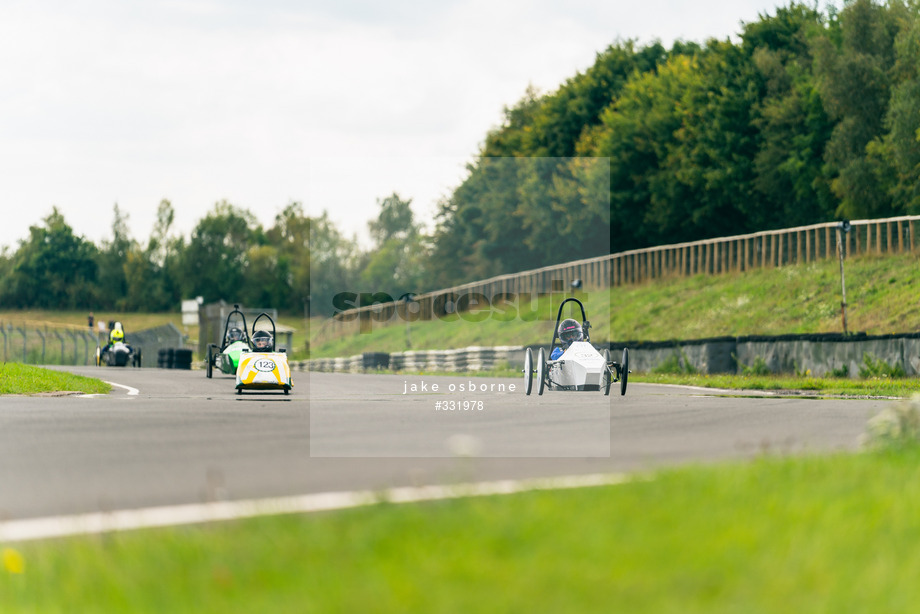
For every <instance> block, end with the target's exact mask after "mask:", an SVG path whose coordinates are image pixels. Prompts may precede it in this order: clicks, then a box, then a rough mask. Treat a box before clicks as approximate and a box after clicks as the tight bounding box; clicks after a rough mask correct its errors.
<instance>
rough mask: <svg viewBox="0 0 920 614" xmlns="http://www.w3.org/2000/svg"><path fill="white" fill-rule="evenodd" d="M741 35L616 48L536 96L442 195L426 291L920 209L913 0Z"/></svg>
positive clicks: (772, 18) (781, 15) (530, 94)
mask: <svg viewBox="0 0 920 614" xmlns="http://www.w3.org/2000/svg"><path fill="white" fill-rule="evenodd" d="M739 38H740V41H739V42H738V43H735V42H732V41H730V40H709V41H707V42H706V43H705V44H697V43H693V42H677V43H675V44H674V45H673V46H672V47H671V48H670V49H666V48H665V47H663V46H662V45H661V44H660V43H657V42H656V43H652V44H648V45H645V46H638V45H637V44H636V43H635V42H634V41H621V42H618V43H616V44H614V45H611V46H610V47H609V48H607V49H606V50H605V51H603V52H602V53H599V54H598V55H597V58H596V61H595V62H594V64H593V65H592V66H591V67H590V68H588V69H587V70H586V71H585V72H584V73H579V74H577V75H575V76H574V77H572V78H570V79H568V80H567V81H566V82H565V83H564V84H563V85H561V86H560V87H559V88H558V90H556V91H555V92H552V93H549V94H546V95H539V94H538V93H537V92H536V91H534V90H532V89H531V90H528V91H527V92H526V93H525V95H524V97H523V98H522V99H521V100H520V101H519V102H518V103H517V104H516V105H514V106H512V107H511V108H508V109H506V110H505V114H504V121H503V123H502V125H500V126H499V127H497V128H496V129H494V130H492V131H490V132H489V133H488V135H487V136H486V139H485V142H484V144H483V146H482V148H481V151H480V152H479V154H480V155H479V157H478V158H477V159H476V160H475V161H474V162H473V163H472V164H470V165H469V176H468V177H467V178H466V180H465V181H464V182H463V183H462V185H460V186H459V188H458V189H457V190H455V191H454V192H453V194H452V195H451V196H450V197H449V198H448V199H446V201H445V202H443V203H442V204H441V207H440V214H439V216H438V223H437V228H436V230H435V232H434V235H433V241H432V243H433V245H434V249H433V254H432V258H431V260H430V263H429V267H428V268H429V275H430V277H431V279H432V281H433V285H434V286H441V285H451V284H453V283H456V281H457V280H470V279H475V278H483V277H489V276H492V275H496V274H500V273H507V272H511V271H515V270H521V269H522V268H533V267H536V266H543V265H547V264H551V263H556V262H565V261H569V260H573V259H577V258H586V257H590V256H596V255H600V254H603V253H608V252H619V251H623V250H628V249H634V248H641V247H648V246H652V245H660V244H668V243H677V242H683V241H693V240H698V239H705V238H710V237H716V236H725V235H731V234H739V233H746V232H756V231H760V230H769V229H775V228H783V227H791V226H797V225H803V224H810V223H817V222H826V221H831V220H834V219H840V218H851V219H859V218H871V217H884V216H890V215H899V214H913V213H917V212H920V141H918V138H920V133H918V129H920V71H918V68H920V19H918V3H917V2H916V1H908V2H903V1H900V0H894V1H890V2H883V3H880V2H874V1H872V0H851V1H845V3H844V7H843V8H842V9H841V10H837V9H835V8H833V7H831V8H829V9H828V10H827V12H821V11H818V10H817V9H816V8H815V7H814V6H808V5H805V4H800V3H791V4H789V5H788V6H786V7H781V8H778V9H777V10H776V13H775V14H774V15H764V16H761V17H760V19H759V20H758V21H755V22H752V23H748V24H745V25H744V26H743V27H742V30H741V32H740V37H739ZM507 158H515V159H516V161H515V163H514V164H509V163H507V162H503V160H505V159H507ZM591 158H595V159H597V158H600V159H601V160H595V162H590V159H591ZM522 161H523V162H522ZM608 162H609V166H608Z"/></svg>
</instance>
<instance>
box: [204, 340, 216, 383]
mask: <svg viewBox="0 0 920 614" xmlns="http://www.w3.org/2000/svg"><path fill="white" fill-rule="evenodd" d="M205 371H206V372H207V376H208V378H210V377H211V375H212V373H213V371H214V346H213V345H209V346H208V366H207V367H205Z"/></svg>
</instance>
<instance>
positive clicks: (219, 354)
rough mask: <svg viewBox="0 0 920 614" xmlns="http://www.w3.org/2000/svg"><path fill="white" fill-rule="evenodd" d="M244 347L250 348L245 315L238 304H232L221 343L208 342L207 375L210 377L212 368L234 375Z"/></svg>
mask: <svg viewBox="0 0 920 614" xmlns="http://www.w3.org/2000/svg"><path fill="white" fill-rule="evenodd" d="M244 349H245V350H249V349H251V348H250V346H249V333H248V332H247V329H246V316H244V315H243V312H242V311H240V306H239V305H234V306H233V311H231V312H230V313H229V314H227V320H226V322H225V323H224V336H223V337H222V341H221V344H220V345H217V344H216V343H209V344H208V358H207V366H206V368H205V371H206V373H207V376H208V377H211V376H212V375H213V371H214V369H217V370H218V371H220V372H221V373H225V374H227V375H234V374H235V373H236V369H237V367H238V366H239V363H240V354H241V353H242V352H243V350H244Z"/></svg>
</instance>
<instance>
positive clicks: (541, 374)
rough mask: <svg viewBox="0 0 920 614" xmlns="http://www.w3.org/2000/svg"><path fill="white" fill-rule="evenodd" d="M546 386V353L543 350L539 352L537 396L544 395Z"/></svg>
mask: <svg viewBox="0 0 920 614" xmlns="http://www.w3.org/2000/svg"><path fill="white" fill-rule="evenodd" d="M545 386H546V352H544V351H543V348H540V351H539V352H537V394H538V395H541V394H543V388H544V387H545Z"/></svg>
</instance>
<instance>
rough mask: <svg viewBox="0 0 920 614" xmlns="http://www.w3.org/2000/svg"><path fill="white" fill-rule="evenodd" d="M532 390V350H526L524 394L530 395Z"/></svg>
mask: <svg viewBox="0 0 920 614" xmlns="http://www.w3.org/2000/svg"><path fill="white" fill-rule="evenodd" d="M531 390H533V350H531V349H530V348H527V350H526V351H525V352H524V394H526V395H530V391H531Z"/></svg>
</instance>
